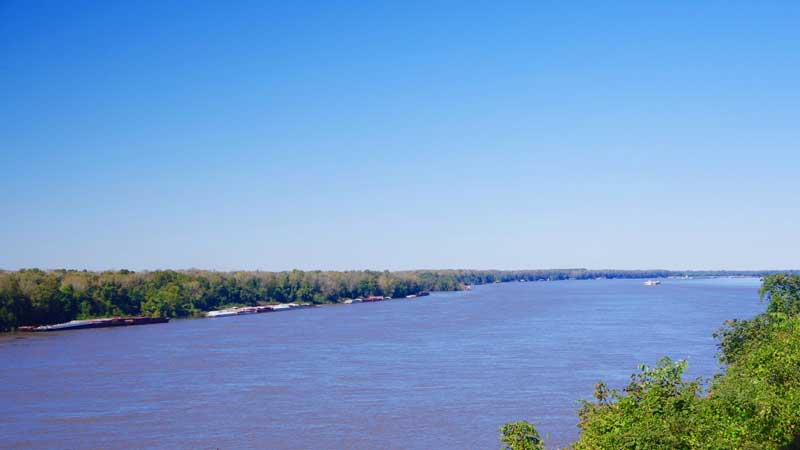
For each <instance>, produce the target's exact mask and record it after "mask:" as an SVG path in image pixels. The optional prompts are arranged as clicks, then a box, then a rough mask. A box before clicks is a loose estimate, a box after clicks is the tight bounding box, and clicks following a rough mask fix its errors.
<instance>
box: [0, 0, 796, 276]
mask: <svg viewBox="0 0 800 450" xmlns="http://www.w3.org/2000/svg"><path fill="white" fill-rule="evenodd" d="M112 3H116V4H112ZM189 5H191V6H189ZM0 94H1V95H0V170H1V171H2V173H1V174H0V189H1V190H2V200H1V201H0V268H5V269H16V268H20V267H34V266H36V267H42V268H59V267H67V268H88V269H114V268H129V269H155V268H189V267H199V268H208V269H219V270H230V269H264V270H282V269H292V268H300V269H364V268H372V269H405V268H501V269H502V268H519V269H522V268H556V267H559V268H560V267H587V268H671V269H684V268H697V269H714V268H719V269H723V268H727V269H766V268H800V227H798V225H800V202H799V201H798V198H800V177H799V176H798V175H799V172H800V2H797V1H794V0H791V1H768V0H765V1H735V0H728V1H703V2H697V1H669V2H642V1H630V2H626V1H617V2H606V1H598V2H583V1H575V2H567V1H525V2H519V3H513V2H462V1H453V2H419V3H416V2H394V3H377V2H336V1H323V2H275V3H270V2H262V1H254V2H208V3H204V2H183V1H174V2H171V1H158V2H101V1H98V2H80V1H75V2H63V1H53V2H36V1H7V0H6V1H2V2H0Z"/></svg>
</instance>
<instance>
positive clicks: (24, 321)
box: [0, 269, 767, 331]
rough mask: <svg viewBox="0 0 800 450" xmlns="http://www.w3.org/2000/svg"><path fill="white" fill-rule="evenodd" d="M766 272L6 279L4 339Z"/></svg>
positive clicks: (21, 274) (53, 275) (121, 274)
mask: <svg viewBox="0 0 800 450" xmlns="http://www.w3.org/2000/svg"><path fill="white" fill-rule="evenodd" d="M766 273H767V272H670V271H666V270H653V271H631V270H586V269H564V270H528V271H499V270H425V271H422V270H421V271H402V272H388V271H384V272H378V271H348V272H322V271H306V272H304V271H299V270H293V271H289V272H258V271H254V272H211V271H201V270H186V271H173V270H159V271H151V272H132V271H129V270H120V271H107V272H89V271H77V270H50V271H44V270H40V269H24V270H19V271H0V331H7V330H10V329H13V328H15V327H18V326H21V325H40V324H48V323H58V322H65V321H69V320H72V319H76V318H77V319H82V318H91V317H107V316H127V315H147V316H161V317H190V316H194V315H199V314H201V313H202V312H203V311H209V310H213V309H217V308H220V307H226V306H233V305H240V306H241V305H256V304H264V303H289V302H304V303H305V302H308V303H317V304H320V303H336V302H339V301H342V300H344V299H348V298H356V297H362V296H369V295H381V296H389V297H402V296H405V295H409V294H416V293H419V292H421V291H452V290H458V289H462V288H463V287H464V286H465V285H472V284H485V283H494V282H507V281H541V280H563V279H593V278H652V277H667V276H713V275H757V276H761V275H765V274H766Z"/></svg>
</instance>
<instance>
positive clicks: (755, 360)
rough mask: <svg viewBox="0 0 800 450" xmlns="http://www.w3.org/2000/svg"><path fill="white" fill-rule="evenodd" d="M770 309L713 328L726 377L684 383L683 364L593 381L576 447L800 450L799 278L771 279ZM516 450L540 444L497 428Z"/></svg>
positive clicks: (666, 363) (767, 285)
mask: <svg viewBox="0 0 800 450" xmlns="http://www.w3.org/2000/svg"><path fill="white" fill-rule="evenodd" d="M761 296H762V298H763V299H764V300H765V301H766V302H767V311H766V312H765V313H763V314H760V315H759V316H757V317H755V318H753V319H751V320H731V321H728V322H727V323H725V325H724V326H723V327H722V328H721V329H720V330H719V331H718V332H717V333H716V334H715V336H716V337H717V339H718V340H719V349H720V352H719V358H720V361H721V362H722V363H723V364H725V366H726V369H725V372H724V373H723V374H720V375H717V376H716V377H714V378H713V379H712V380H701V379H695V380H685V379H684V378H683V373H684V370H685V369H686V362H685V361H671V360H670V359H668V358H665V359H662V360H661V361H659V362H658V364H657V365H656V366H655V367H647V366H641V367H640V371H639V372H638V373H636V374H634V375H632V376H631V381H630V383H629V384H628V386H627V387H625V388H624V389H623V390H622V391H618V390H612V389H609V388H608V387H607V386H606V385H605V384H604V383H598V384H597V385H596V386H595V394H594V397H595V399H594V401H585V402H584V403H583V406H582V407H581V408H580V411H579V414H578V415H579V424H578V426H579V427H580V429H581V435H580V438H579V440H578V441H577V442H575V443H574V444H573V446H572V448H573V450H606V449H607V450H626V449H630V450H634V449H652V450H662V449H663V450H675V449H678V450H680V449H704V450H728V449H752V450H756V449H758V450H797V449H800V276H792V275H770V276H768V277H766V278H765V279H764V283H763V285H762V288H761ZM501 442H502V443H503V444H504V445H505V448H507V449H512V450H543V449H544V444H543V442H542V439H541V438H540V436H539V434H538V433H537V431H536V429H535V427H534V426H533V425H531V424H530V423H527V422H525V421H520V422H515V423H510V424H506V425H504V426H503V427H502V428H501Z"/></svg>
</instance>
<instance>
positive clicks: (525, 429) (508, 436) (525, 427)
mask: <svg viewBox="0 0 800 450" xmlns="http://www.w3.org/2000/svg"><path fill="white" fill-rule="evenodd" d="M500 442H502V443H503V449H504V450H544V442H542V439H541V437H539V433H538V432H537V431H536V428H535V427H534V426H533V425H531V424H530V423H528V422H525V421H524V420H520V421H519V422H514V423H507V424H505V425H503V426H502V427H500Z"/></svg>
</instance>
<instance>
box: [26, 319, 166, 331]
mask: <svg viewBox="0 0 800 450" xmlns="http://www.w3.org/2000/svg"><path fill="white" fill-rule="evenodd" d="M167 322H169V318H165V317H109V318H105V319H86V320H71V321H69V322H65V323H57V324H53V325H38V326H37V325H32V326H23V327H19V328H17V330H18V331H25V332H41V331H65V330H81V329H84V328H108V327H127V326H131V325H149V324H153V323H167Z"/></svg>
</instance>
